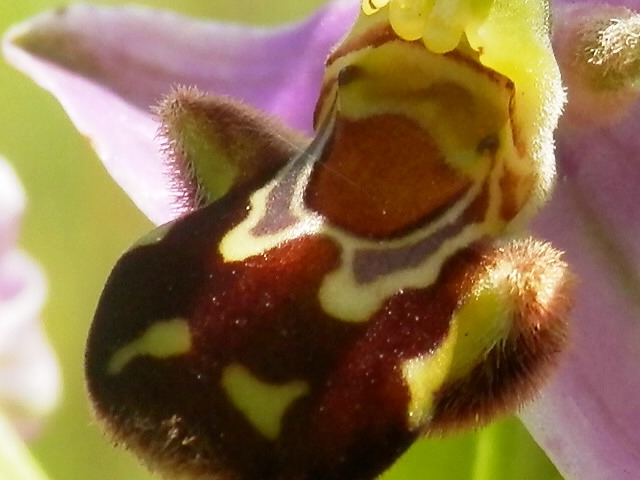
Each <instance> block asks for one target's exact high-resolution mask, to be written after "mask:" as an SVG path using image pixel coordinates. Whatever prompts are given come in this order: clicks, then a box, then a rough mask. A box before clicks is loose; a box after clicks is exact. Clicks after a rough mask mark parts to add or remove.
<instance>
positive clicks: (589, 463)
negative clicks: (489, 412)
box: [524, 103, 640, 480]
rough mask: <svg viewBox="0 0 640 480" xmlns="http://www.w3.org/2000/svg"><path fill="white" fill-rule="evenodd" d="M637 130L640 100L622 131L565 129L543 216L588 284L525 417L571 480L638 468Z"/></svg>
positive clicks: (542, 225) (543, 229)
mask: <svg viewBox="0 0 640 480" xmlns="http://www.w3.org/2000/svg"><path fill="white" fill-rule="evenodd" d="M638 125H640V103H638V104H637V105H635V107H634V110H633V111H632V112H631V114H630V115H629V116H628V117H627V118H625V119H624V120H623V121H622V122H619V123H618V124H616V125H613V126H609V127H606V128H605V127H601V128H598V129H595V130H590V131H583V132H566V131H563V130H561V131H560V132H559V135H558V136H559V139H558V159H559V163H560V165H559V166H560V182H559V184H558V185H557V188H556V191H555V192H554V196H553V199H552V201H551V202H550V204H549V205H547V206H546V207H545V209H544V210H543V212H542V214H541V215H540V216H539V217H538V218H537V220H536V227H535V230H536V231H537V233H538V234H539V235H540V236H542V237H544V238H548V239H550V240H552V241H553V243H554V244H555V245H556V246H558V247H559V248H561V249H564V250H565V251H566V258H567V261H568V262H569V263H570V264H571V265H572V267H573V268H574V269H575V271H576V273H577V275H578V277H579V282H580V283H579V285H578V289H577V298H576V307H575V309H574V312H573V318H574V326H575V332H574V337H575V338H574V346H573V348H572V351H571V352H570V354H569V356H568V358H567V361H566V362H565V363H564V364H563V366H562V368H561V371H560V373H559V375H558V377H557V378H556V379H555V381H554V382H553V384H552V385H551V386H550V387H549V388H548V389H547V390H545V392H544V395H543V397H542V398H541V399H540V401H538V402H536V403H535V404H534V405H533V406H532V408H531V409H530V410H529V411H528V412H527V413H526V414H524V419H525V423H526V424H527V426H528V427H529V428H530V430H531V431H532V433H533V434H534V436H535V437H536V439H537V440H538V441H539V443H540V444H541V445H542V446H543V448H545V450H546V451H547V453H548V454H549V455H550V457H551V458H552V460H553V461H554V462H555V463H556V465H557V466H558V467H559V469H560V471H561V472H563V473H564V474H565V475H566V476H567V477H568V478H579V479H585V480H589V479H594V480H595V479H598V480H601V479H616V480H621V479H635V478H637V476H638V472H640V395H639V394H638V392H640V370H639V369H638V366H637V363H638V359H639V358H640V240H639V239H640V215H639V214H638V205H639V204H640V168H639V167H640V136H639V135H638Z"/></svg>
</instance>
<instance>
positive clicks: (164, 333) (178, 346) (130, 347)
mask: <svg viewBox="0 0 640 480" xmlns="http://www.w3.org/2000/svg"><path fill="white" fill-rule="evenodd" d="M189 350H191V332H190V331H189V323H188V322H187V321H186V320H184V319H181V318H175V319H172V320H165V321H159V322H155V323H153V324H152V325H151V326H149V328H147V330H145V332H144V333H143V334H142V335H140V336H139V337H138V338H136V339H135V340H133V341H132V342H130V343H128V344H127V345H125V346H124V347H122V348H120V349H119V350H117V351H116V352H115V353H114V354H113V356H112V357H111V360H109V364H108V365H107V372H108V373H109V374H110V375H117V374H118V373H120V372H121V371H122V369H124V367H126V366H127V364H128V363H129V362H131V361H132V360H133V359H134V358H136V357H139V356H143V355H146V356H150V357H154V358H158V359H165V358H169V357H174V356H177V355H184V354H185V353H188V352H189Z"/></svg>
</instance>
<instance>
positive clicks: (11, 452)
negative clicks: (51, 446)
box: [0, 415, 49, 480]
mask: <svg viewBox="0 0 640 480" xmlns="http://www.w3.org/2000/svg"><path fill="white" fill-rule="evenodd" d="M0 478H2V479H3V480H49V477H48V476H47V475H46V474H45V473H44V471H43V470H42V468H41V467H40V466H39V465H38V463H37V462H36V460H35V458H33V456H32V455H31V452H29V449H28V448H27V446H26V445H25V443H24V441H23V440H22V439H21V438H20V436H19V435H18V434H17V432H16V431H15V429H14V428H13V426H12V425H11V424H10V423H9V422H8V420H7V419H6V418H5V417H4V416H2V415H0Z"/></svg>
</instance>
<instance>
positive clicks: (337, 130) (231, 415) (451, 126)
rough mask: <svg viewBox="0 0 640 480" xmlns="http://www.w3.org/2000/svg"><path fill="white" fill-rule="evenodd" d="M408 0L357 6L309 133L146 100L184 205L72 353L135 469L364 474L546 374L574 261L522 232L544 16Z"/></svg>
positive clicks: (538, 121)
mask: <svg viewBox="0 0 640 480" xmlns="http://www.w3.org/2000/svg"><path fill="white" fill-rule="evenodd" d="M413 3H414V4H415V5H414V6H413V7H410V6H408V5H407V4H406V2H400V1H392V2H388V4H387V5H381V4H376V3H370V2H365V3H364V5H363V10H364V11H363V13H362V14H361V16H360V17H359V19H358V20H357V22H356V23H355V25H354V27H353V29H352V30H351V32H350V33H349V34H348V35H347V36H346V37H345V38H344V40H343V41H342V43H341V44H339V45H338V46H337V47H336V48H335V49H334V51H333V53H332V54H331V55H330V57H329V58H328V60H327V63H326V70H325V76H324V80H323V82H322V88H321V91H320V92H319V100H318V103H317V107H316V115H315V135H314V137H313V138H312V139H311V140H307V139H306V138H304V137H302V136H301V135H300V134H298V133H296V132H292V131H289V130H288V129H286V128H284V127H280V126H277V125H274V123H273V122H272V121H270V120H268V119H266V118H264V117H263V116H262V115H260V114H257V113H256V112H253V111H251V110H250V109H249V108H248V107H246V106H245V105H242V104H240V103H238V102H236V101H233V100H230V99H227V98H222V97H215V96H204V95H202V94H199V93H198V92H196V91H194V90H192V89H178V90H176V91H175V92H173V93H172V94H170V95H169V96H168V97H167V98H166V100H165V101H164V102H163V103H162V104H161V105H160V106H159V107H158V114H159V116H160V117H161V118H162V119H163V128H162V132H163V134H164V136H165V138H166V145H167V149H168V151H169V153H170V157H171V168H172V170H173V178H174V179H175V188H176V191H177V192H178V196H179V198H180V199H181V201H182V202H183V203H184V205H185V209H186V210H190V211H191V213H189V214H187V215H184V216H182V217H180V218H178V219H177V220H175V221H173V222H171V223H168V224H165V225H163V226H161V227H159V228H158V229H157V230H155V231H153V232H151V233H150V234H149V235H147V236H145V237H144V238H143V239H141V240H140V241H139V242H138V243H137V244H135V245H134V246H133V247H132V248H131V249H130V250H129V251H128V252H127V253H126V254H125V255H124V256H123V257H122V258H121V260H120V261H119V262H118V264H117V265H116V267H115V269H114V271H113V272H112V274H111V276H110V278H109V280H108V282H107V285H106V287H105V290H104V292H103V294H102V297H101V299H100V302H99V305H98V309H97V312H96V315H95V319H94V323H93V326H92V328H91V333H90V338H89V342H88V347H87V367H86V368H87V378H88V383H89V389H90V392H91V396H92V399H93V401H94V404H95V408H96V410H97V413H98V416H99V417H100V418H101V419H102V420H103V421H104V422H105V424H106V425H107V427H108V429H109V430H110V431H111V432H112V433H113V434H114V436H115V437H116V438H117V439H118V440H119V441H122V442H124V443H126V444H127V445H129V446H130V447H132V448H133V449H134V450H136V451H137V452H138V453H139V454H140V455H141V457H142V458H143V459H144V460H145V461H146V462H147V463H149V464H150V465H152V466H154V467H157V468H160V469H161V470H163V471H165V472H169V474H170V475H173V476H175V477H176V478H205V477H206V478H209V477H208V476H210V475H216V474H219V475H220V477H221V478H234V479H256V480H257V479H283V478H287V479H312V478H317V479H343V480H344V479H369V478H374V477H376V476H377V475H379V474H380V473H381V472H382V471H384V470H385V469H386V468H387V467H388V466H389V465H390V464H391V463H392V462H393V461H394V460H395V459H396V458H397V457H398V456H399V455H400V454H401V453H402V452H403V451H404V450H405V449H407V448H408V447H409V446H410V445H411V443H412V442H413V441H414V440H415V439H416V438H418V437H420V436H423V435H432V434H440V433H443V432H448V431H451V430H454V429H457V428H460V427H475V426H479V425H482V424H485V423H487V422H488V421H490V420H492V419H493V418H494V417H495V416H496V415H499V414H502V413H504V412H510V411H512V410H514V409H516V408H518V407H519V406H521V405H522V404H523V402H525V401H526V400H527V399H529V398H530V397H531V396H532V395H533V394H535V393H536V392H537V390H538V388H539V386H540V383H541V381H542V380H543V379H544V378H545V377H546V376H547V374H548V373H549V371H550V370H551V368H552V367H553V366H554V365H555V364H556V361H557V358H558V355H559V354H560V353H561V352H562V350H563V347H564V345H565V342H566V336H567V315H568V311H569V308H570V305H571V275H570V274H569V273H568V271H567V266H566V265H565V263H564V262H563V261H562V260H561V254H560V253H559V252H558V251H557V250H555V249H554V248H553V247H552V246H550V245H549V244H546V243H543V242H541V241H538V240H535V239H533V238H529V237H522V236H520V235H519V234H518V232H519V231H520V229H521V228H522V226H523V225H524V224H525V222H526V220H527V219H528V218H529V217H530V216H531V214H532V213H533V212H534V211H535V209H536V208H538V207H539V206H540V205H541V204H542V203H543V202H544V200H545V198H546V196H547V194H548V191H549V188H550V187H551V185H552V178H553V174H554V158H553V155H552V144H551V133H552V130H553V128H554V126H555V122H556V120H557V116H558V113H559V110H560V106H561V104H562V102H563V97H562V89H561V88H560V86H559V75H558V71H557V67H556V65H555V63H554V60H553V55H552V53H551V50H550V46H549V40H548V38H547V37H546V33H545V32H546V26H545V22H546V11H545V9H544V8H543V6H542V5H533V4H532V3H533V2H521V3H518V6H516V7H514V6H513V5H509V7H507V6H505V5H503V4H502V3H500V2H495V3H494V2H489V1H487V2H460V3H459V5H457V7H456V8H449V6H448V5H449V3H448V2H445V1H441V2H435V3H433V2H413ZM423 3H424V4H423ZM425 19H426V20H425ZM516 31H517V32H518V35H517V37H514V38H515V39H514V40H513V42H512V45H511V46H510V48H505V47H504V45H502V43H503V42H504V41H505V38H509V36H510V35H511V34H512V33H514V32H516ZM531 64H535V65H537V66H538V68H539V69H538V70H537V71H536V73H535V76H533V75H532V73H531V71H530V69H529V66H530V65H531ZM549 92H555V94H553V95H550V94H549Z"/></svg>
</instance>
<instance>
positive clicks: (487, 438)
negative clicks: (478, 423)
mask: <svg viewBox="0 0 640 480" xmlns="http://www.w3.org/2000/svg"><path fill="white" fill-rule="evenodd" d="M496 448H498V442H496V438H495V430H494V429H493V428H490V427H489V428H485V429H484V430H483V431H481V432H480V433H479V435H478V440H477V443H476V457H475V460H474V463H473V475H472V476H471V478H473V480H491V479H492V478H495V472H496V467H497V466H496V464H495V461H496V458H499V456H498V455H496V451H495V450H496Z"/></svg>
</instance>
